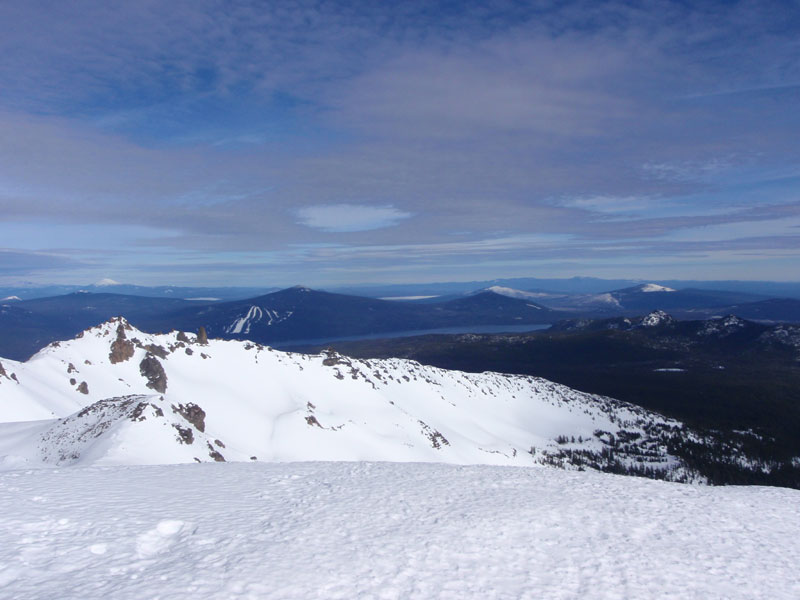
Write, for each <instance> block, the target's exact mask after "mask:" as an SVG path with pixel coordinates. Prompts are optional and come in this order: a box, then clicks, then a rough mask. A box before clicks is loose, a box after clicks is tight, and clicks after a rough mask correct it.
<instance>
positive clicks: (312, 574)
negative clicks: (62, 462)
mask: <svg viewBox="0 0 800 600" xmlns="http://www.w3.org/2000/svg"><path fill="white" fill-rule="evenodd" d="M798 503H800V492H798V491H796V490H790V489H782V488H766V487H705V486H685V485H677V484H670V483H665V482H660V481H650V480H645V479H640V478H632V477H617V476H613V475H607V474H597V473H589V472H586V473H578V472H564V471H558V470H555V469H525V468H515V469H511V468H504V467H487V466H468V467H463V466H461V467H455V466H450V465H436V464H427V465H425V464H390V463H290V464H203V465H169V466H148V467H115V468H76V469H53V470H50V469H46V470H31V471H27V472H26V471H15V472H11V473H0V590H2V592H0V596H2V597H3V598H9V599H11V598H14V599H19V600H23V599H24V600H50V599H53V598H70V599H81V600H93V599H101V598H102V599H109V598H113V599H114V600H140V599H143V598H147V599H151V598H161V599H164V600H167V599H169V600H173V599H179V598H186V599H201V598H202V599H204V600H238V599H242V600H244V599H256V598H257V599H260V600H269V599H281V600H286V599H293V598H298V599H304V600H309V599H314V598H325V599H332V598H340V599H347V600H349V599H353V598H410V599H414V598H418V599H427V598H443V599H452V600H455V599H459V600H461V599H465V598H469V599H472V598H474V599H480V600H485V599H487V598H494V599H512V598H514V599H518V598H519V599H522V598H524V599H539V598H546V599H553V600H558V599H574V598H580V599H581V600H584V599H586V600H589V599H600V598H609V599H611V598H613V599H619V598H674V599H678V598H680V599H686V600H691V599H702V600H709V599H722V598H725V599H728V600H737V599H752V598H769V599H770V600H790V599H791V600H795V599H796V598H798V597H800V577H799V576H798V571H797V565H798V563H800V519H798V518H797V506H798Z"/></svg>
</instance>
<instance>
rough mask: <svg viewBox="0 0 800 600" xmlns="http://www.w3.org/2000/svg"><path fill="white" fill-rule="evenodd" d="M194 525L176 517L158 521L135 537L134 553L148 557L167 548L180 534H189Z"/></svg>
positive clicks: (192, 530) (191, 532)
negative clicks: (151, 527) (148, 529)
mask: <svg viewBox="0 0 800 600" xmlns="http://www.w3.org/2000/svg"><path fill="white" fill-rule="evenodd" d="M195 529H196V528H195V527H193V526H192V525H191V524H189V523H186V522H184V521H179V520H177V519H165V520H163V521H159V523H158V525H156V526H155V527H154V528H153V529H151V530H150V531H146V532H145V533H143V534H141V535H140V536H139V537H138V538H136V554H137V555H138V556H139V558H149V557H151V556H155V555H156V554H159V553H160V552H164V551H165V550H167V549H169V547H170V546H172V545H173V544H174V543H175V542H176V541H178V538H179V537H180V536H181V535H191V534H193V533H194V531H195Z"/></svg>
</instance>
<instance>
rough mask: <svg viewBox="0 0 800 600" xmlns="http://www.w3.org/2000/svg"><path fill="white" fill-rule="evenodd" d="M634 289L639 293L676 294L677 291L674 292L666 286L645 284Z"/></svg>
mask: <svg viewBox="0 0 800 600" xmlns="http://www.w3.org/2000/svg"><path fill="white" fill-rule="evenodd" d="M634 289H635V290H637V291H639V292H644V293H650V292H676V291H677V290H674V289H672V288H670V287H666V286H663V285H658V284H657V283H643V284H641V285H638V286H636V287H635V288H634Z"/></svg>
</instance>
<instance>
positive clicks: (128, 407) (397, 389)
mask: <svg viewBox="0 0 800 600" xmlns="http://www.w3.org/2000/svg"><path fill="white" fill-rule="evenodd" d="M0 369H1V370H0V398H2V402H1V403H0V422H7V423H8V422H10V423H8V424H7V425H5V426H2V427H0V457H3V458H0V461H2V462H4V463H5V464H6V465H7V466H19V465H20V464H25V465H35V464H41V463H56V464H72V463H78V464H119V463H125V464H131V463H153V462H161V463H177V462H187V461H193V460H199V461H210V460H220V459H225V460H250V459H251V457H255V458H256V459H257V460H267V461H289V460H385V461H399V462H406V461H421V462H446V463H457V464H466V463H482V464H505V465H536V464H555V465H562V466H567V465H570V464H571V465H574V466H587V467H592V466H598V465H601V464H604V463H603V462H602V461H604V460H608V459H609V455H611V456H613V460H615V461H618V462H619V464H620V465H622V466H623V467H625V466H626V465H627V466H635V465H638V467H644V466H646V467H647V468H650V469H668V468H671V467H675V466H679V461H678V460H677V459H675V458H674V457H671V456H669V455H668V454H667V453H666V451H665V450H664V446H665V444H664V436H668V435H670V434H671V433H672V432H674V431H680V430H681V428H682V425H681V424H680V423H678V422H676V421H672V420H669V419H665V418H663V417H660V416H658V415H655V414H653V413H650V412H648V411H645V410H644V409H641V408H638V407H635V406H632V405H629V404H626V403H623V402H619V401H616V400H612V399H609V398H604V397H598V396H593V395H590V394H585V393H582V392H578V391H575V390H572V389H570V388H567V387H565V386H562V385H558V384H555V383H552V382H550V381H547V380H544V379H540V378H536V377H527V376H510V375H501V374H498V373H480V374H474V373H463V372H458V371H447V370H443V369H437V368H434V367H428V366H423V365H420V364H419V363H416V362H414V361H409V360H400V359H386V360H356V359H352V358H349V357H346V356H342V355H340V354H337V353H335V352H333V351H328V352H324V353H322V354H317V355H304V354H297V353H290V352H279V351H276V350H273V349H271V348H268V347H265V346H261V345H258V344H253V343H251V342H247V341H224V340H215V339H212V340H205V339H203V338H202V337H200V336H197V335H194V334H186V333H182V332H177V331H173V332H170V333H166V334H158V335H153V334H147V333H144V332H141V331H138V330H137V329H135V328H134V327H133V326H131V325H130V323H128V322H127V321H126V320H125V319H123V318H116V319H112V320H111V321H108V322H106V323H103V324H101V325H99V326H97V327H93V328H91V329H89V330H86V331H84V332H83V333H81V334H80V335H79V336H78V337H77V338H75V339H73V340H69V341H65V342H55V343H53V344H51V345H49V346H47V347H46V348H44V349H43V350H41V351H40V352H39V353H37V354H36V355H35V356H33V357H32V358H31V359H30V360H28V361H27V362H25V363H19V362H15V361H8V360H5V359H2V360H0ZM187 415H189V417H187ZM199 415H202V426H200V425H199V423H200V420H199V419H198V418H197V417H198V416H199ZM37 419H58V420H57V421H52V420H51V421H48V422H44V423H41V424H39V425H35V426H33V425H30V426H27V425H23V424H21V423H20V422H22V421H33V420H37ZM9 427H10V428H11V429H13V431H11V430H10V429H9ZM26 427H27V429H26ZM20 428H22V429H20ZM23 430H24V431H23ZM90 430H91V431H92V432H93V433H92V434H91V435H90V436H89V437H87V436H86V434H85V432H87V431H90ZM25 431H27V434H26V435H23V433H24V432H25ZM21 432H22V433H21ZM81 432H84V433H81ZM76 436H77V437H76ZM148 440H149V441H148ZM621 440H625V442H624V443H621ZM217 442H219V443H217ZM152 448H156V450H153V449H152ZM645 448H647V449H648V450H647V452H643V449H645ZM608 450H612V452H610V453H609V452H608ZM642 457H645V459H644V460H645V463H642V462H641V460H642Z"/></svg>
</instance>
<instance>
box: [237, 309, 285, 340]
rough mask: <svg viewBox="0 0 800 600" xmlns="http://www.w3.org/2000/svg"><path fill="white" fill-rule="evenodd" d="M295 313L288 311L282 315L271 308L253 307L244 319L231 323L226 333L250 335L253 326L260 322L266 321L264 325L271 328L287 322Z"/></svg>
mask: <svg viewBox="0 0 800 600" xmlns="http://www.w3.org/2000/svg"><path fill="white" fill-rule="evenodd" d="M292 314H294V313H293V311H291V310H288V311H286V312H285V313H280V312H279V311H277V310H271V309H269V308H263V307H260V306H251V307H250V308H249V309H248V310H247V314H245V315H244V316H243V317H240V318H238V319H236V320H235V321H234V322H233V323H231V324H230V325H229V326H228V327H227V328H226V329H225V331H226V332H227V333H235V334H241V333H243V334H245V335H247V334H248V333H250V328H251V327H252V326H253V324H255V323H258V322H259V321H266V322H265V323H264V324H265V325H266V326H267V327H269V326H270V325H272V324H274V323H280V322H282V321H285V320H286V319H288V318H289V317H291V316H292Z"/></svg>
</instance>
